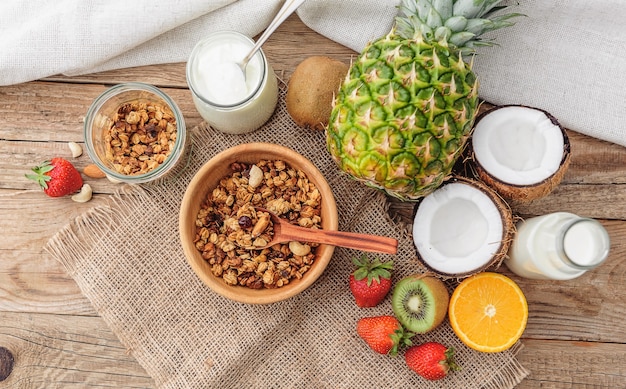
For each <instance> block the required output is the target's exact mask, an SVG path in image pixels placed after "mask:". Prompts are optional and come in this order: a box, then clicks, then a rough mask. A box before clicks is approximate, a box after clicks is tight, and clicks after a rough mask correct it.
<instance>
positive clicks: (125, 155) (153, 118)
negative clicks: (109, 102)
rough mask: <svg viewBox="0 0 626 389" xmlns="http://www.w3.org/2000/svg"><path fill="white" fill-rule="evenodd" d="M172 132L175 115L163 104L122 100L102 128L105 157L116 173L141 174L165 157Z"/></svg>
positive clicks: (174, 132)
mask: <svg viewBox="0 0 626 389" xmlns="http://www.w3.org/2000/svg"><path fill="white" fill-rule="evenodd" d="M176 136H177V127H176V119H175V118H174V115H173V114H172V111H171V110H170V108H169V107H168V106H167V105H165V104H159V103H146V102H141V101H134V102H130V103H126V104H124V105H122V106H121V107H119V109H118V110H117V112H116V114H115V116H114V117H113V120H112V123H111V125H110V126H109V128H108V129H107V130H106V131H105V135H104V137H105V147H106V154H105V157H106V159H107V161H109V162H111V163H112V164H113V167H114V169H115V170H116V171H117V172H118V173H120V174H124V175H138V174H144V173H147V172H149V171H152V170H154V169H156V168H157V167H158V166H159V165H161V164H162V163H163V162H164V161H165V160H166V159H167V157H168V156H169V155H170V153H171V152H172V150H173V149H174V145H175V144H176Z"/></svg>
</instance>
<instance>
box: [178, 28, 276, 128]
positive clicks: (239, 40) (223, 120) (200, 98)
mask: <svg viewBox="0 0 626 389" xmlns="http://www.w3.org/2000/svg"><path fill="white" fill-rule="evenodd" d="M253 46H254V41H253V40H252V39H250V38H248V37H247V36H245V35H243V34H240V33H238V32H236V31H218V32H215V33H212V34H210V35H209V36H207V37H206V38H205V39H203V40H202V41H200V42H198V43H197V44H196V46H195V47H194V49H193V51H192V53H191V55H190V57H189V60H188V61H187V83H188V85H189V89H190V90H191V95H192V97H193V101H194V104H195V106H196V109H197V110H198V112H199V113H200V116H202V118H203V119H204V120H205V121H206V122H207V123H208V124H210V125H211V126H212V127H213V128H215V129H217V130H219V131H222V132H225V133H230V134H243V133H247V132H251V131H254V130H256V129H258V128H259V127H261V126H262V125H263V124H264V123H265V122H266V121H267V120H268V119H269V118H270V117H271V116H272V114H273V113H274V110H275V108H276V104H277V102H278V82H277V79H276V75H275V74H274V70H273V69H272V67H271V65H270V64H269V63H268V62H267V58H266V57H265V54H264V53H263V51H262V50H261V49H259V51H257V53H256V54H255V55H254V56H253V57H252V58H251V59H250V61H249V62H248V65H247V66H246V68H245V75H244V73H243V71H242V70H241V69H240V68H239V65H238V62H240V61H242V60H243V58H244V57H245V56H246V55H247V54H248V53H249V52H250V50H251V49H252V47H253Z"/></svg>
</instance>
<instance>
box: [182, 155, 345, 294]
mask: <svg viewBox="0 0 626 389" xmlns="http://www.w3.org/2000/svg"><path fill="white" fill-rule="evenodd" d="M260 160H282V161H284V162H286V163H287V164H288V165H289V166H291V167H292V168H294V169H298V170H301V171H302V172H304V173H305V174H306V176H307V177H308V179H309V180H310V181H311V182H313V183H314V184H315V185H316V186H317V188H318V190H319V192H320V194H321V226H322V228H323V229H325V230H331V231H336V230H337V228H338V217H337V207H336V203H335V199H334V197H333V194H332V191H331V189H330V187H329V185H328V183H327V182H326V180H325V178H324V177H323V176H322V174H321V173H320V171H319V170H318V169H317V168H316V167H315V165H314V164H313V163H311V162H310V161H309V160H308V159H306V158H305V157H303V156H302V155H300V154H299V153H297V152H295V151H293V150H292V149H289V148H286V147H283V146H279V145H276V144H270V143H247V144H242V145H239V146H235V147H232V148H229V149H227V150H224V151H222V152H221V153H219V154H217V155H216V156H215V157H213V158H211V159H210V160H209V161H208V162H207V163H206V164H204V165H203V166H202V167H201V168H200V170H199V171H198V172H197V173H196V175H195V176H194V177H193V178H192V180H191V182H190V183H189V186H188V187H187V190H186V191H185V194H184V197H183V200H182V205H181V209H180V215H179V231H180V239H181V244H182V247H183V250H184V253H185V256H186V258H187V261H188V262H189V265H190V266H191V268H192V269H193V271H194V272H195V273H196V274H197V275H198V277H199V278H200V279H201V280H202V281H203V282H204V283H205V284H206V285H207V286H208V287H209V288H211V289H212V290H213V291H215V292H216V293H218V294H220V295H222V296H224V297H226V298H228V299H231V300H234V301H238V302H242V303H249V304H268V303H274V302H277V301H281V300H285V299H288V298H291V297H293V296H295V295H297V294H299V293H300V292H302V291H303V290H305V289H306V288H308V287H309V286H311V285H312V284H313V283H314V282H315V281H316V280H317V279H318V278H319V276H320V275H321V274H322V273H323V272H324V270H325V269H326V267H327V265H328V263H329V261H330V259H331V257H332V254H333V251H334V246H329V245H320V246H318V247H317V248H316V250H315V260H314V262H313V264H312V266H311V268H310V269H309V270H308V271H307V272H305V273H304V275H303V276H302V278H300V279H292V280H291V281H290V282H289V283H288V284H286V285H284V286H282V287H279V288H262V289H252V288H249V287H246V286H238V285H237V286H233V285H228V284H227V283H226V282H225V281H224V279H223V278H221V277H217V276H215V275H213V273H212V272H211V266H210V265H209V263H208V262H207V261H206V260H204V259H203V258H202V256H201V254H200V252H199V251H198V250H197V249H196V247H195V244H194V238H195V235H196V224H195V221H196V217H197V215H198V211H199V210H200V208H201V205H202V201H203V199H204V198H206V196H207V194H209V193H211V192H212V191H213V189H214V188H215V187H217V185H218V183H219V181H220V180H221V179H222V178H224V177H227V176H230V175H231V174H232V170H231V168H230V165H231V164H232V163H235V162H245V163H257V162H259V161H260ZM303 241H306V237H303Z"/></svg>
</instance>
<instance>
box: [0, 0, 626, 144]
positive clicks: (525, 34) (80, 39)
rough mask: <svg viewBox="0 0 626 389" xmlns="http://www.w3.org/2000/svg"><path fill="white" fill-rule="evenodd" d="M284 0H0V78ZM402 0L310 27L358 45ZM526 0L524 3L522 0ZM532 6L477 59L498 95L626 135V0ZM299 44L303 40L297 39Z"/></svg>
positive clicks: (534, 2)
mask: <svg viewBox="0 0 626 389" xmlns="http://www.w3.org/2000/svg"><path fill="white" fill-rule="evenodd" d="M282 3H283V0H167V1H166V0H149V1H148V0H133V1H128V0H91V1H84V0H59V1H47V0H28V1H24V0H3V1H2V2H0V85H10V84H16V83H21V82H26V81H30V80H35V79H39V78H43V77H46V76H50V75H54V74H60V73H63V74H69V75H75V74H81V73H91V72H96V71H102V70H109V69H116V68H125V67H131V66H140V65H148V64H158V63H168V62H184V61H186V59H187V57H188V55H189V53H190V52H191V50H192V48H193V46H194V45H195V43H196V42H197V41H198V40H200V39H201V38H202V37H203V36H205V35H206V34H208V33H209V32H212V31H216V30H223V29H232V30H237V31H240V32H242V33H244V34H246V35H248V36H255V35H257V34H258V33H260V32H261V31H263V30H264V29H265V27H266V26H267V25H268V24H269V22H270V20H271V19H272V18H273V16H274V15H275V14H276V12H277V11H278V9H279V8H280V6H281V5H282ZM398 3H399V0H341V1H336V0H308V1H307V2H305V3H304V4H303V5H302V6H301V7H300V9H299V10H298V15H299V16H300V18H301V19H302V21H303V22H304V23H305V24H307V25H308V26H309V27H310V28H312V29H313V30H315V31H317V32H319V33H320V34H322V35H325V36H327V37H328V38H330V39H333V40H334V41H336V42H339V43H341V44H343V45H345V46H347V47H350V48H352V49H354V50H356V51H360V50H361V49H362V48H363V47H364V46H365V44H366V43H367V42H368V41H369V40H371V39H374V38H376V37H379V36H382V35H384V34H385V33H386V32H387V31H389V29H390V28H391V26H392V25H393V19H394V16H395V15H396V13H397V8H396V6H397V5H398ZM517 3H519V4H517ZM510 4H511V5H512V6H511V8H510V11H511V12H519V13H523V14H525V15H526V17H522V18H517V19H515V21H516V25H515V26H513V27H510V28H506V29H502V30H498V31H494V32H491V33H489V34H488V38H490V39H491V38H493V39H495V40H496V41H497V42H498V46H495V47H491V48H480V49H479V54H478V55H477V56H476V57H475V58H474V70H475V72H476V74H477V75H478V77H479V80H480V82H481V87H480V96H481V97H482V98H483V99H485V100H487V101H489V102H491V103H494V104H525V105H530V106H534V107H538V108H542V109H545V110H547V111H549V112H551V113H552V114H553V115H555V116H556V117H557V118H558V119H559V121H560V122H561V123H562V124H563V125H564V126H566V127H567V128H569V129H572V130H575V131H578V132H581V133H584V134H587V135H590V136H594V137H597V138H600V139H603V140H607V141H610V142H614V143H617V144H620V145H622V146H626V87H625V85H626V29H624V28H623V24H624V22H623V21H624V20H626V2H624V1H623V0H595V1H587V0H555V1H548V2H546V1H541V0H519V1H510ZM293 49H294V50H300V48H298V47H294V48H293Z"/></svg>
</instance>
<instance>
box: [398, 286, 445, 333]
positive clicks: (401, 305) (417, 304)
mask: <svg viewBox="0 0 626 389" xmlns="http://www.w3.org/2000/svg"><path fill="white" fill-rule="evenodd" d="M449 301H450V294H449V293H448V289H447V288H446V285H445V284H444V283H443V281H441V280H440V279H439V278H436V277H433V276H431V275H423V274H415V275H412V276H408V277H405V278H403V279H401V280H400V281H398V283H397V284H396V285H395V287H394V289H393V294H392V297H391V306H392V309H393V312H394V314H395V315H396V318H397V319H398V321H399V322H400V323H402V325H403V326H404V327H405V328H406V329H407V330H409V331H412V332H414V333H416V334H423V333H426V332H429V331H432V330H434V329H435V328H437V326H439V324H441V323H442V322H443V319H444V318H445V317H446V312H447V310H448V302H449Z"/></svg>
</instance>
